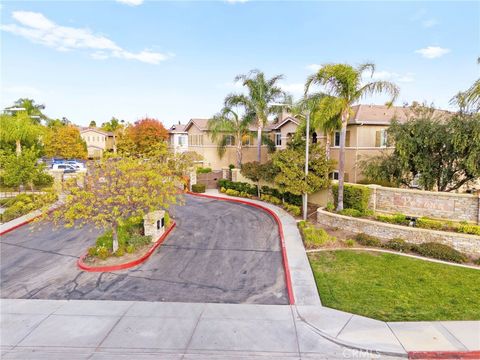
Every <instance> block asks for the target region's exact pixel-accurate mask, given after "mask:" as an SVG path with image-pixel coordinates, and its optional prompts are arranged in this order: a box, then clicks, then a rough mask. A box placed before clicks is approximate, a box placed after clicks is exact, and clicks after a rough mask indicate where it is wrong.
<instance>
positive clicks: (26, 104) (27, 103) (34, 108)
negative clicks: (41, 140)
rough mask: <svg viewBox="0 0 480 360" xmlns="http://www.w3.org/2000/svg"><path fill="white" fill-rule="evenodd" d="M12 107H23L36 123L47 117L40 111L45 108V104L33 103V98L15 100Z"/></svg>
mask: <svg viewBox="0 0 480 360" xmlns="http://www.w3.org/2000/svg"><path fill="white" fill-rule="evenodd" d="M13 107H18V108H23V109H24V111H26V112H27V114H28V116H30V118H31V119H33V122H34V123H36V124H39V123H40V120H46V119H47V117H46V116H45V115H44V114H43V113H42V110H43V109H45V105H41V104H35V100H32V99H27V98H20V99H18V100H17V101H15V103H14V106H13ZM7 109H8V108H7Z"/></svg>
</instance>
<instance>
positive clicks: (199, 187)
mask: <svg viewBox="0 0 480 360" xmlns="http://www.w3.org/2000/svg"><path fill="white" fill-rule="evenodd" d="M205 188H206V186H205V184H193V185H192V191H193V192H194V193H204V192H205Z"/></svg>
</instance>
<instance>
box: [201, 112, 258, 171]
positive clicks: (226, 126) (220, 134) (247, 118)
mask: <svg viewBox="0 0 480 360" xmlns="http://www.w3.org/2000/svg"><path fill="white" fill-rule="evenodd" d="M254 119H255V117H254V114H252V113H247V114H245V115H243V116H240V115H239V114H238V113H237V112H235V111H234V110H232V109H231V108H229V107H225V108H223V109H222V111H220V112H219V113H218V114H216V115H214V116H213V117H212V118H211V119H210V120H209V121H208V130H209V131H210V134H211V138H212V140H213V141H216V142H218V155H219V156H220V157H223V155H224V154H225V150H226V146H227V145H228V143H229V136H231V137H233V144H232V145H235V148H236V152H237V164H236V165H237V167H238V168H240V167H241V166H242V148H243V142H244V141H246V139H247V138H248V137H249V136H250V129H249V127H250V125H251V124H252V123H253V121H254ZM231 143H232V142H230V144H231Z"/></svg>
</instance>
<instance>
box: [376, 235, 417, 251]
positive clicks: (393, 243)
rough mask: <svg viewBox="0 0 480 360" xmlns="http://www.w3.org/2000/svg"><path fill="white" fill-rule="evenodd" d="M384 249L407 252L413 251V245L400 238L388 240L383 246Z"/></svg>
mask: <svg viewBox="0 0 480 360" xmlns="http://www.w3.org/2000/svg"><path fill="white" fill-rule="evenodd" d="M383 247H385V248H387V249H391V250H395V251H400V252H407V251H410V250H411V249H412V246H411V244H409V243H407V242H406V241H405V240H403V239H400V238H395V239H391V240H388V241H387V242H386V243H384V244H383Z"/></svg>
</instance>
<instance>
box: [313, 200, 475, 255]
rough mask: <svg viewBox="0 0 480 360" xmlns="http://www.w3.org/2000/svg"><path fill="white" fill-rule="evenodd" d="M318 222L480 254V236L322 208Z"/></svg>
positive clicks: (318, 213) (318, 215)
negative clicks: (384, 220)
mask: <svg viewBox="0 0 480 360" xmlns="http://www.w3.org/2000/svg"><path fill="white" fill-rule="evenodd" d="M317 222H318V223H319V224H321V225H324V226H330V227H338V228H342V229H348V230H349V231H351V232H353V233H356V234H359V233H366V234H368V235H372V236H376V237H378V238H380V239H383V240H390V239H394V238H402V239H404V240H405V241H407V242H411V243H414V244H421V243H426V242H437V243H441V244H445V245H449V246H451V247H452V248H454V249H456V250H458V251H461V252H462V253H464V254H467V255H470V256H473V257H479V256H480V236H475V235H469V234H460V233H453V232H447V231H435V230H429V229H419V228H413V227H407V226H401V225H394V224H388V223H382V222H380V221H374V220H368V219H361V218H354V217H350V216H344V215H339V214H334V213H331V212H328V211H325V210H322V209H318V210H317Z"/></svg>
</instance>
